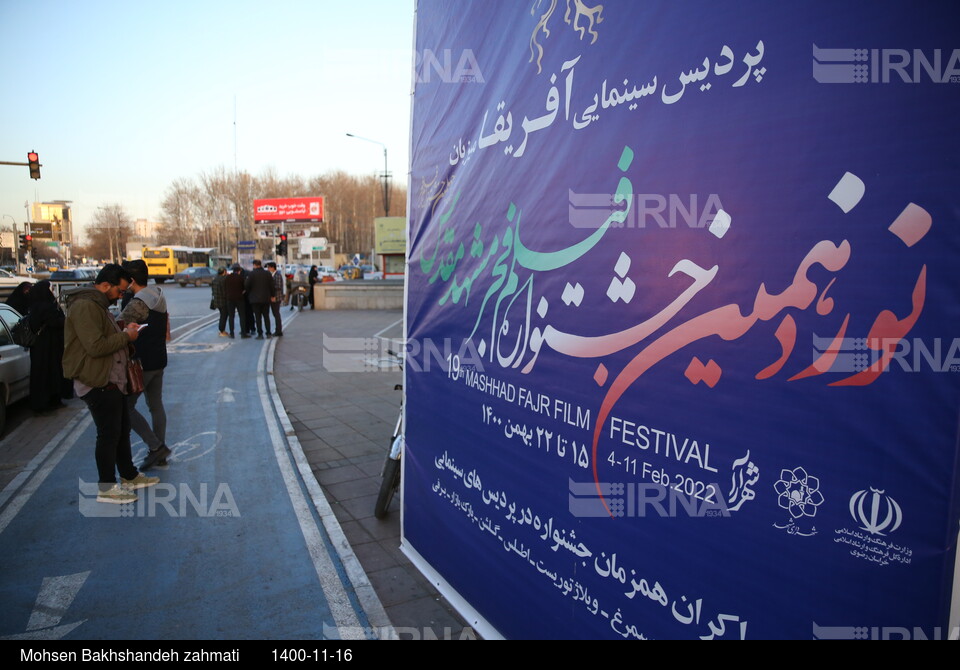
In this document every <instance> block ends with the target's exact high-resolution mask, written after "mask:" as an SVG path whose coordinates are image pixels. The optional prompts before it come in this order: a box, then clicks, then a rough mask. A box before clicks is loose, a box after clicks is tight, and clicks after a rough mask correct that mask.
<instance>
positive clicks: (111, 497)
mask: <svg viewBox="0 0 960 670" xmlns="http://www.w3.org/2000/svg"><path fill="white" fill-rule="evenodd" d="M97 502H102V503H114V504H117V505H122V504H124V503H132V502H137V494H136V493H134V492H133V491H130V490H128V489H126V488H123V487H121V486H119V485H117V484H114V485H113V486H111V487H110V488H109V489H107V490H106V491H103V490H101V491H100V492H99V493H98V494H97Z"/></svg>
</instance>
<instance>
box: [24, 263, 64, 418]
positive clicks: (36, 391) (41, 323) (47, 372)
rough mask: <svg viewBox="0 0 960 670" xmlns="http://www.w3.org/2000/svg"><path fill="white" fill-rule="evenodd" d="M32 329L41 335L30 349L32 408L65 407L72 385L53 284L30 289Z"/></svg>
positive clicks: (61, 316)
mask: <svg viewBox="0 0 960 670" xmlns="http://www.w3.org/2000/svg"><path fill="white" fill-rule="evenodd" d="M29 298H30V311H29V312H28V315H29V317H30V329H31V330H32V331H33V332H35V333H38V336H37V341H36V342H35V343H34V345H33V346H32V347H30V408H31V409H32V410H33V411H34V412H45V411H48V410H52V409H57V408H58V407H62V406H63V402H62V401H61V398H71V397H73V393H72V391H73V389H72V384H71V382H70V380H69V379H64V378H63V320H64V316H63V312H62V311H60V307H59V306H58V305H57V299H56V298H55V297H54V296H53V293H52V292H51V291H50V282H48V281H46V280H44V281H41V282H37V283H36V285H34V286H33V288H31V289H30V293H29Z"/></svg>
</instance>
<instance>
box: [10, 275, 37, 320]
mask: <svg viewBox="0 0 960 670" xmlns="http://www.w3.org/2000/svg"><path fill="white" fill-rule="evenodd" d="M31 286H33V284H31V283H30V282H28V281H25V282H21V283H20V285H19V286H17V288H15V289H13V293H11V294H10V295H9V296H7V300H6V303H7V304H8V305H10V306H11V307H13V308H14V309H15V310H17V311H18V312H19V313H20V316H26V314H27V310H28V309H30V298H29V295H30V287H31Z"/></svg>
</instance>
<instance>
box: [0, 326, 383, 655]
mask: <svg viewBox="0 0 960 670" xmlns="http://www.w3.org/2000/svg"><path fill="white" fill-rule="evenodd" d="M268 345H269V341H264V342H260V341H257V340H240V339H237V340H229V339H226V338H218V337H217V336H216V331H215V329H210V328H207V329H205V330H204V331H201V332H198V333H196V334H194V335H192V336H190V337H187V338H183V339H182V340H180V341H178V342H177V343H174V344H172V345H171V347H170V348H171V355H170V364H169V366H168V368H167V370H166V372H165V375H164V404H165V407H166V410H167V417H168V428H167V443H168V445H169V446H170V447H171V448H172V449H173V454H172V456H171V458H170V459H169V460H170V464H169V466H168V467H167V468H166V469H156V470H153V471H151V472H150V474H151V475H158V476H160V478H161V483H160V484H159V485H157V486H154V487H150V488H147V489H140V490H139V491H138V492H137V493H138V495H139V496H140V499H139V500H138V501H137V502H136V503H134V504H131V505H115V504H106V503H98V502H96V493H97V484H96V479H97V476H96V467H95V463H94V443H95V439H96V431H95V428H94V426H93V425H92V423H91V422H90V420H89V416H88V412H86V410H84V411H83V412H82V413H81V414H80V415H79V416H78V417H77V418H78V420H77V421H76V426H75V427H74V428H73V429H72V430H66V431H62V439H60V440H59V442H58V443H57V444H51V448H50V449H49V453H48V455H47V456H46V458H45V459H44V462H43V463H42V464H41V465H40V466H39V467H38V468H37V471H36V472H35V474H34V475H33V478H32V479H31V481H30V482H28V483H27V484H26V485H25V486H23V487H22V490H21V491H19V492H18V493H17V495H16V496H14V498H13V499H12V500H11V501H8V503H7V504H6V505H5V507H4V509H3V510H0V560H2V562H3V566H4V567H3V571H2V576H0V601H2V603H3V608H2V610H0V637H7V638H9V637H23V636H25V637H31V638H63V639H84V640H94V639H103V640H120V639H140V640H146V639H182V640H189V639H238V640H240V639H322V638H324V637H326V636H336V634H337V630H338V629H339V630H341V631H354V632H357V631H363V630H364V629H365V627H367V626H368V623H367V619H366V615H365V614H364V611H363V608H362V606H361V605H360V603H359V601H358V599H357V596H356V593H355V591H354V586H353V584H352V582H351V580H350V578H349V575H348V572H347V571H345V569H344V566H343V563H342V562H341V560H340V558H339V556H338V554H337V551H336V547H335V546H334V544H335V543H334V542H331V540H330V536H329V535H328V533H327V532H326V531H325V530H324V527H323V524H322V523H321V519H320V516H319V514H318V512H317V509H316V508H315V506H314V505H312V504H311V498H310V492H309V490H308V489H309V485H308V483H307V482H305V481H304V480H303V479H302V477H301V476H300V475H299V474H298V470H297V467H296V463H295V458H294V457H293V456H292V455H291V454H290V453H289V451H288V450H287V448H286V446H287V445H286V442H285V440H284V430H283V429H282V423H281V422H280V421H279V420H278V417H277V415H276V414H275V412H274V410H273V404H272V402H273V401H272V399H271V397H270V393H269V386H270V385H269V380H268V373H267V371H266V367H267V366H266V362H267V353H268V349H267V347H268ZM140 409H141V412H144V414H145V415H147V413H146V411H145V407H144V403H143V401H142V400H141V403H140ZM64 433H65V435H64ZM131 437H132V440H133V441H134V447H133V450H134V461H135V462H136V463H139V462H140V461H141V460H142V457H143V455H144V454H145V446H144V445H143V443H142V442H141V441H140V440H139V438H137V436H136V434H132V436H131Z"/></svg>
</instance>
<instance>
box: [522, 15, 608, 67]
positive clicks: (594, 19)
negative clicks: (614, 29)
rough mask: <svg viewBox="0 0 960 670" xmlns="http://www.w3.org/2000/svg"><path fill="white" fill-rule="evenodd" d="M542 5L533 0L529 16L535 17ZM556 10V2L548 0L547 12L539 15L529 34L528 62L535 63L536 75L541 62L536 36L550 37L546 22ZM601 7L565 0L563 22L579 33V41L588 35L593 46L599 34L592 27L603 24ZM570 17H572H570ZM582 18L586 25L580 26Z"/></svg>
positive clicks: (541, 51) (541, 52)
mask: <svg viewBox="0 0 960 670" xmlns="http://www.w3.org/2000/svg"><path fill="white" fill-rule="evenodd" d="M541 4H543V0H534V3H533V6H531V7H530V15H531V16H536V11H537V7H539V6H540V5H541ZM556 8H557V0H550V6H549V7H548V8H547V10H546V11H545V12H544V13H543V14H541V15H540V19H539V20H538V21H537V25H536V26H534V28H533V32H532V33H531V34H530V61H529V62H531V63H532V62H534V60H536V62H537V74H540V72H541V67H540V61H541V60H543V46H542V45H541V44H540V42H538V41H537V38H538V34H539V33H541V32H542V33H543V35H544V38H546V37H550V29H549V28H548V27H547V22H549V21H550V17H552V16H553V12H554V10H555V9H556ZM602 13H603V5H594V6H593V7H588V6H587V5H586V4H585V3H584V0H567V11H566V12H565V13H564V15H563V21H564V23H566V24H567V25H568V26H571V27H572V28H573V30H574V31H575V32H578V33H580V39H581V40H582V39H583V38H584V37H586V34H587V33H590V35H591V38H592V39H591V40H590V44H593V43H594V42H596V41H597V37H599V36H600V35H599V33H598V32H597V31H596V30H594V27H595V26H596V24H598V23H602V22H603V16H602V15H601V14H602ZM571 15H572V16H571ZM581 18H583V19H584V20H585V21H586V25H581V24H580V19H581Z"/></svg>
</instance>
